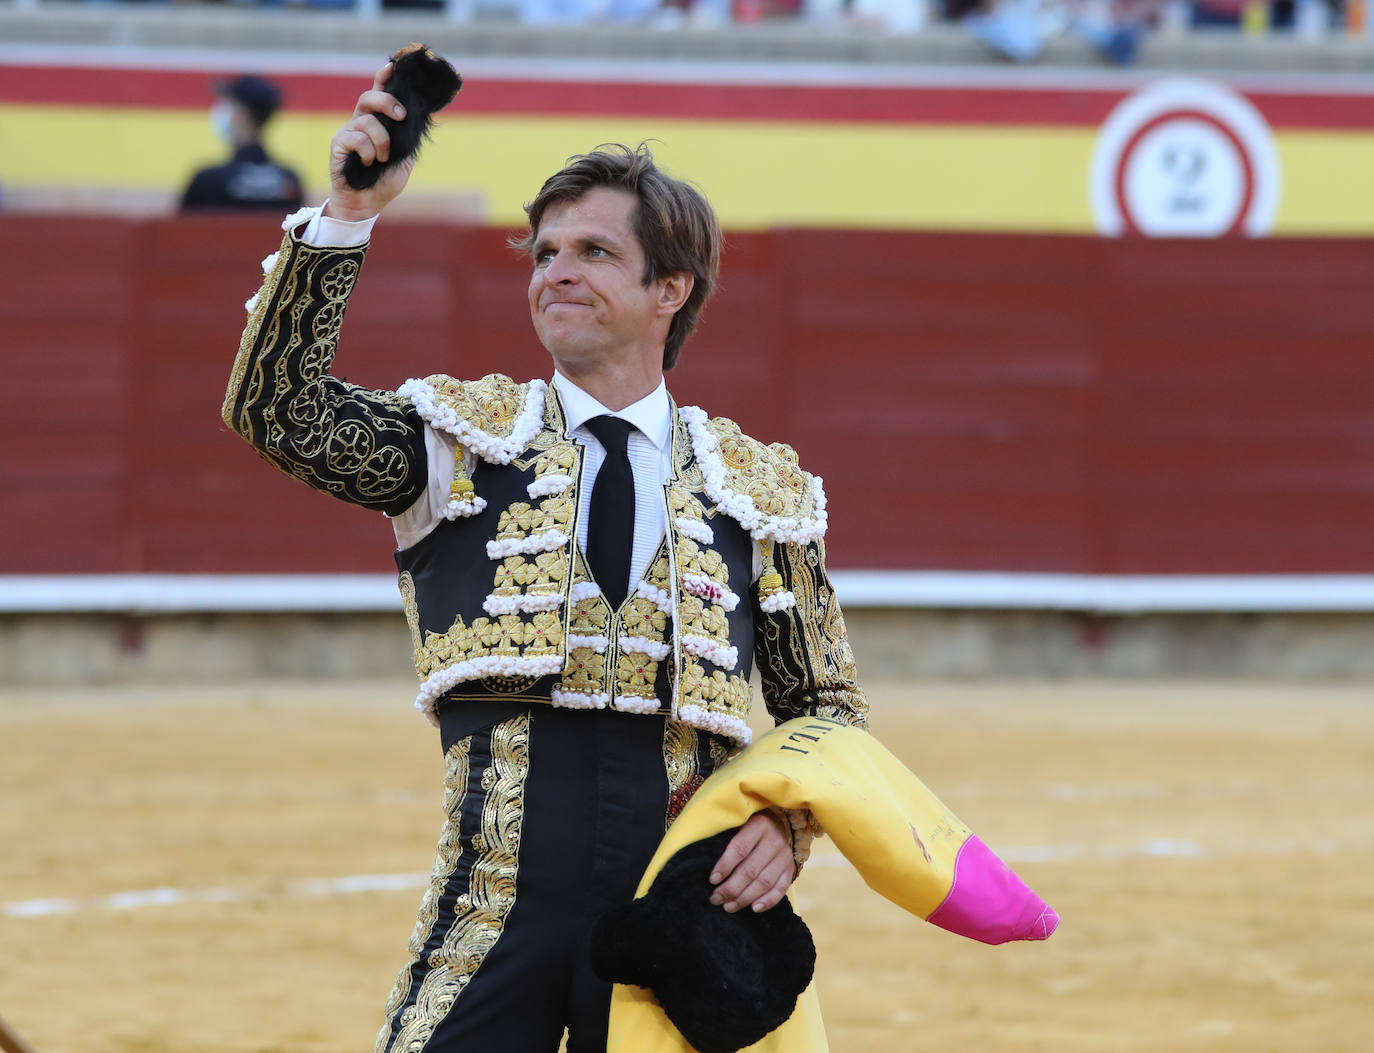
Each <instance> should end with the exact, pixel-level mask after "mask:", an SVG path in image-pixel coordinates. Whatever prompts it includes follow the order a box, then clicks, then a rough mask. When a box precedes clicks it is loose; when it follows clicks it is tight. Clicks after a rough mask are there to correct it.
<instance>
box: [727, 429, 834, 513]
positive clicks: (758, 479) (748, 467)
mask: <svg viewBox="0 0 1374 1053" xmlns="http://www.w3.org/2000/svg"><path fill="white" fill-rule="evenodd" d="M710 427H711V430H712V431H713V432H714V433H715V436H716V443H717V447H718V450H719V453H720V459H721V462H722V463H723V464H724V466H725V480H724V481H725V486H726V488H727V489H729V490H733V491H735V492H736V493H740V494H745V495H747V496H748V497H750V498H752V499H753V501H754V504H755V506H756V507H757V508H758V510H759V511H760V512H762V513H763V514H764V515H766V516H786V517H789V518H795V519H810V518H811V517H813V516H814V515H815V514H816V498H815V494H814V493H813V492H812V489H811V477H810V476H809V475H808V474H807V473H806V472H804V471H802V470H801V468H800V466H799V465H798V463H797V452H796V451H795V450H794V449H792V447H790V446H788V445H787V444H786V443H781V442H775V443H772V444H770V445H766V446H765V445H764V444H763V443H761V442H759V441H758V440H757V439H751V438H750V437H749V436H747V435H745V434H743V433H742V432H741V431H740V428H739V425H738V424H736V423H735V422H734V421H732V420H730V419H728V418H726V417H713V418H712V419H711V422H710Z"/></svg>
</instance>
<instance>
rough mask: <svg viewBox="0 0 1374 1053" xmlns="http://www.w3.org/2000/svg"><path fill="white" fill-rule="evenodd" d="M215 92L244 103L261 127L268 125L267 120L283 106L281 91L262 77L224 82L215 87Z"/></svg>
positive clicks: (238, 78)
mask: <svg viewBox="0 0 1374 1053" xmlns="http://www.w3.org/2000/svg"><path fill="white" fill-rule="evenodd" d="M215 91H217V92H218V93H219V94H220V95H223V96H224V97H225V98H226V99H233V100H234V101H235V102H239V103H242V104H243V106H244V108H246V109H247V110H248V112H249V113H251V114H252V115H253V120H255V121H257V122H258V124H259V125H262V124H266V123H267V119H268V118H269V117H271V116H272V114H274V113H276V112H277V108H278V107H280V106H281V91H280V90H279V89H278V88H277V86H276V85H275V84H273V83H272V82H271V81H270V80H265V79H264V78H262V77H252V76H249V77H235V78H234V79H233V80H222V81H220V82H219V83H217V84H216V85H215Z"/></svg>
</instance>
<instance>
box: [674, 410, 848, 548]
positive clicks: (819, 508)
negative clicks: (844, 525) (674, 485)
mask: <svg viewBox="0 0 1374 1053" xmlns="http://www.w3.org/2000/svg"><path fill="white" fill-rule="evenodd" d="M678 412H679V413H680V414H681V415H682V419H683V420H685V421H686V422H687V430H688V432H689V433H690V434H691V436H692V450H693V452H695V453H696V457H697V463H698V464H699V465H700V466H701V474H702V476H703V478H704V479H705V480H706V493H707V496H709V497H710V498H711V500H712V501H714V502H715V503H716V506H717V507H718V508H719V509H720V510H721V511H722V512H724V513H725V514H726V515H728V516H729V517H730V518H731V519H733V520H735V521H736V522H738V523H739V525H740V526H742V527H744V529H745V530H747V531H749V533H750V535H751V536H752V537H753V538H754V539H755V540H756V541H765V540H771V541H791V542H795V543H798V544H806V543H809V542H812V541H815V540H817V539H818V538H821V537H824V536H825V528H826V525H827V521H828V520H827V515H826V511H825V488H824V486H823V485H822V482H821V480H820V478H819V477H817V476H812V477H811V498H812V500H813V501H814V503H815V506H816V512H815V514H814V515H813V516H810V517H809V518H793V517H790V516H765V515H764V514H763V513H762V512H760V511H759V509H758V506H757V505H755V504H754V499H753V498H752V497H750V496H749V495H748V494H741V493H738V492H736V491H734V490H731V489H729V488H728V487H727V485H726V482H725V474H726V473H725V462H724V461H722V460H721V459H720V453H719V445H718V444H717V442H716V437H715V435H714V434H713V433H712V431H711V428H710V423H709V422H710V418H709V417H708V416H707V415H706V411H705V410H703V409H702V408H701V407H700V406H683V407H681V408H680V409H679V410H678Z"/></svg>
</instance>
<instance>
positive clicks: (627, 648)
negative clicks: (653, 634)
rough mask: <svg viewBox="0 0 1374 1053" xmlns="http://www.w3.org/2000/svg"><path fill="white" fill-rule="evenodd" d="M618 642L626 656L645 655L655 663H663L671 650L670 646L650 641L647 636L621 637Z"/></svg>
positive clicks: (657, 641) (658, 641) (662, 642)
mask: <svg viewBox="0 0 1374 1053" xmlns="http://www.w3.org/2000/svg"><path fill="white" fill-rule="evenodd" d="M618 642H619V644H620V649H621V650H622V651H624V652H625V653H626V654H646V655H648V656H649V657H650V658H652V659H653V660H654V661H655V662H661V661H663V659H665V658H667V657H668V655H669V654H671V653H672V650H673V648H672V645H671V644H667V643H665V642H664V641H662V640H650V639H649V638H648V637H647V636H622V637H621V638H620V640H619V641H618Z"/></svg>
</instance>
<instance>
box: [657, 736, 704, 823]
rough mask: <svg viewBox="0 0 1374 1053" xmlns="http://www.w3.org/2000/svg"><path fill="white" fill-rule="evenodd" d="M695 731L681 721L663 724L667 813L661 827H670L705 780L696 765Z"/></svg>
mask: <svg viewBox="0 0 1374 1053" xmlns="http://www.w3.org/2000/svg"><path fill="white" fill-rule="evenodd" d="M698 737H699V736H698V733H697V729H696V728H694V727H692V726H691V725H690V724H684V723H682V721H680V720H667V721H664V723H663V769H664V771H665V772H666V773H667V775H668V811H667V814H666V815H665V816H664V826H672V825H673V820H674V819H676V818H677V817H678V815H679V814H681V812H682V809H683V808H684V807H686V805H687V802H688V801H689V800H691V797H692V794H694V793H696V791H697V787H699V786H700V785H701V784H702V782H703V781H704V777H703V776H702V774H701V771H700V766H699V765H698V764H697V739H698Z"/></svg>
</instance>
